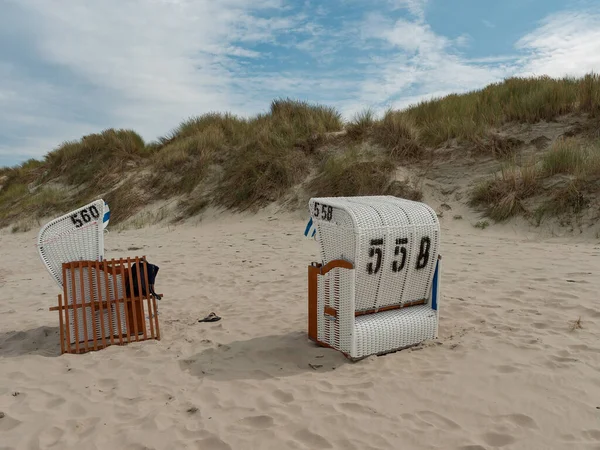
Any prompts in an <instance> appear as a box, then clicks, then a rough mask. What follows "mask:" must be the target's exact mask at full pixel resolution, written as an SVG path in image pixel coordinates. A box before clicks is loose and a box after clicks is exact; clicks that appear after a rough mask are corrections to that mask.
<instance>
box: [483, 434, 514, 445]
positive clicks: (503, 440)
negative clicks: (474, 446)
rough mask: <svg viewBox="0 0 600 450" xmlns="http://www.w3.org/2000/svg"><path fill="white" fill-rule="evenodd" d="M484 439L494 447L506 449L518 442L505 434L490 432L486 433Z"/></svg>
mask: <svg viewBox="0 0 600 450" xmlns="http://www.w3.org/2000/svg"><path fill="white" fill-rule="evenodd" d="M482 437H483V440H484V441H485V442H486V443H487V444H488V445H491V446H492V447H505V446H507V445H510V444H513V443H514V442H516V439H515V438H514V437H512V436H511V435H510V434H505V433H494V432H489V433H485V434H484V435H483V436H482Z"/></svg>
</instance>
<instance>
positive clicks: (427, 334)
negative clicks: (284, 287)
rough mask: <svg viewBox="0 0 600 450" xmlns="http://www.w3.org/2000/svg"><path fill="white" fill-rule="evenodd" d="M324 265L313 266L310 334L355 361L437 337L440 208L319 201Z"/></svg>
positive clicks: (313, 207)
mask: <svg viewBox="0 0 600 450" xmlns="http://www.w3.org/2000/svg"><path fill="white" fill-rule="evenodd" d="M309 211H310V213H311V215H312V218H313V222H314V223H315V225H316V229H317V236H318V239H317V240H318V242H319V245H320V253H321V259H322V262H320V263H316V262H313V263H312V264H311V265H310V266H309V267H308V290H309V292H308V335H309V338H310V339H311V340H313V341H315V342H316V343H318V344H319V345H323V346H326V347H331V348H334V349H336V350H338V351H340V352H342V353H343V354H344V355H346V356H347V357H348V358H350V359H353V360H356V359H361V358H364V357H366V356H369V355H380V354H385V353H389V352H392V351H396V350H400V349H403V348H406V347H410V346H413V345H416V344H419V343H421V342H423V341H425V340H427V339H435V338H436V337H437V334H438V317H439V293H440V283H439V281H440V271H441V255H440V254H439V242H440V227H439V222H438V218H437V215H436V213H435V211H434V210H433V209H432V208H430V207H429V206H427V205H426V204H424V203H420V202H414V201H410V200H404V199H400V198H397V197H392V196H366V197H331V198H313V199H311V200H310V202H309Z"/></svg>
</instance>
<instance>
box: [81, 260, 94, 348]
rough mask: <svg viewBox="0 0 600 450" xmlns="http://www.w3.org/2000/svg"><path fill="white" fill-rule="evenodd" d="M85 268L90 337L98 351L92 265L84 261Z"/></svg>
mask: <svg viewBox="0 0 600 450" xmlns="http://www.w3.org/2000/svg"><path fill="white" fill-rule="evenodd" d="M84 265H85V266H86V268H87V273H88V281H89V283H90V284H89V291H90V301H91V303H92V304H91V309H92V330H91V331H92V336H93V339H94V350H98V342H97V338H98V337H97V334H98V333H97V332H96V330H97V329H98V325H97V324H96V317H97V314H96V306H95V302H94V283H93V281H92V264H91V262H90V261H86V262H85V264H84ZM83 303H85V300H84V301H83Z"/></svg>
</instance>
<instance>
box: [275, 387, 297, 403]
mask: <svg viewBox="0 0 600 450" xmlns="http://www.w3.org/2000/svg"><path fill="white" fill-rule="evenodd" d="M273 397H275V398H276V399H277V400H279V401H280V402H283V403H290V402H293V401H294V395H293V394H291V393H289V392H284V391H282V390H280V389H278V390H276V391H275V392H273Z"/></svg>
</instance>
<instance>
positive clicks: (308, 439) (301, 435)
mask: <svg viewBox="0 0 600 450" xmlns="http://www.w3.org/2000/svg"><path fill="white" fill-rule="evenodd" d="M294 437H295V438H296V439H298V440H299V441H300V442H302V443H303V444H305V445H306V446H307V447H308V448H311V449H317V448H333V446H332V445H331V443H330V442H329V441H328V440H327V439H325V438H324V437H323V436H321V435H319V434H315V433H313V432H311V431H309V430H307V429H306V428H305V429H302V430H300V431H297V432H296V433H294Z"/></svg>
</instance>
